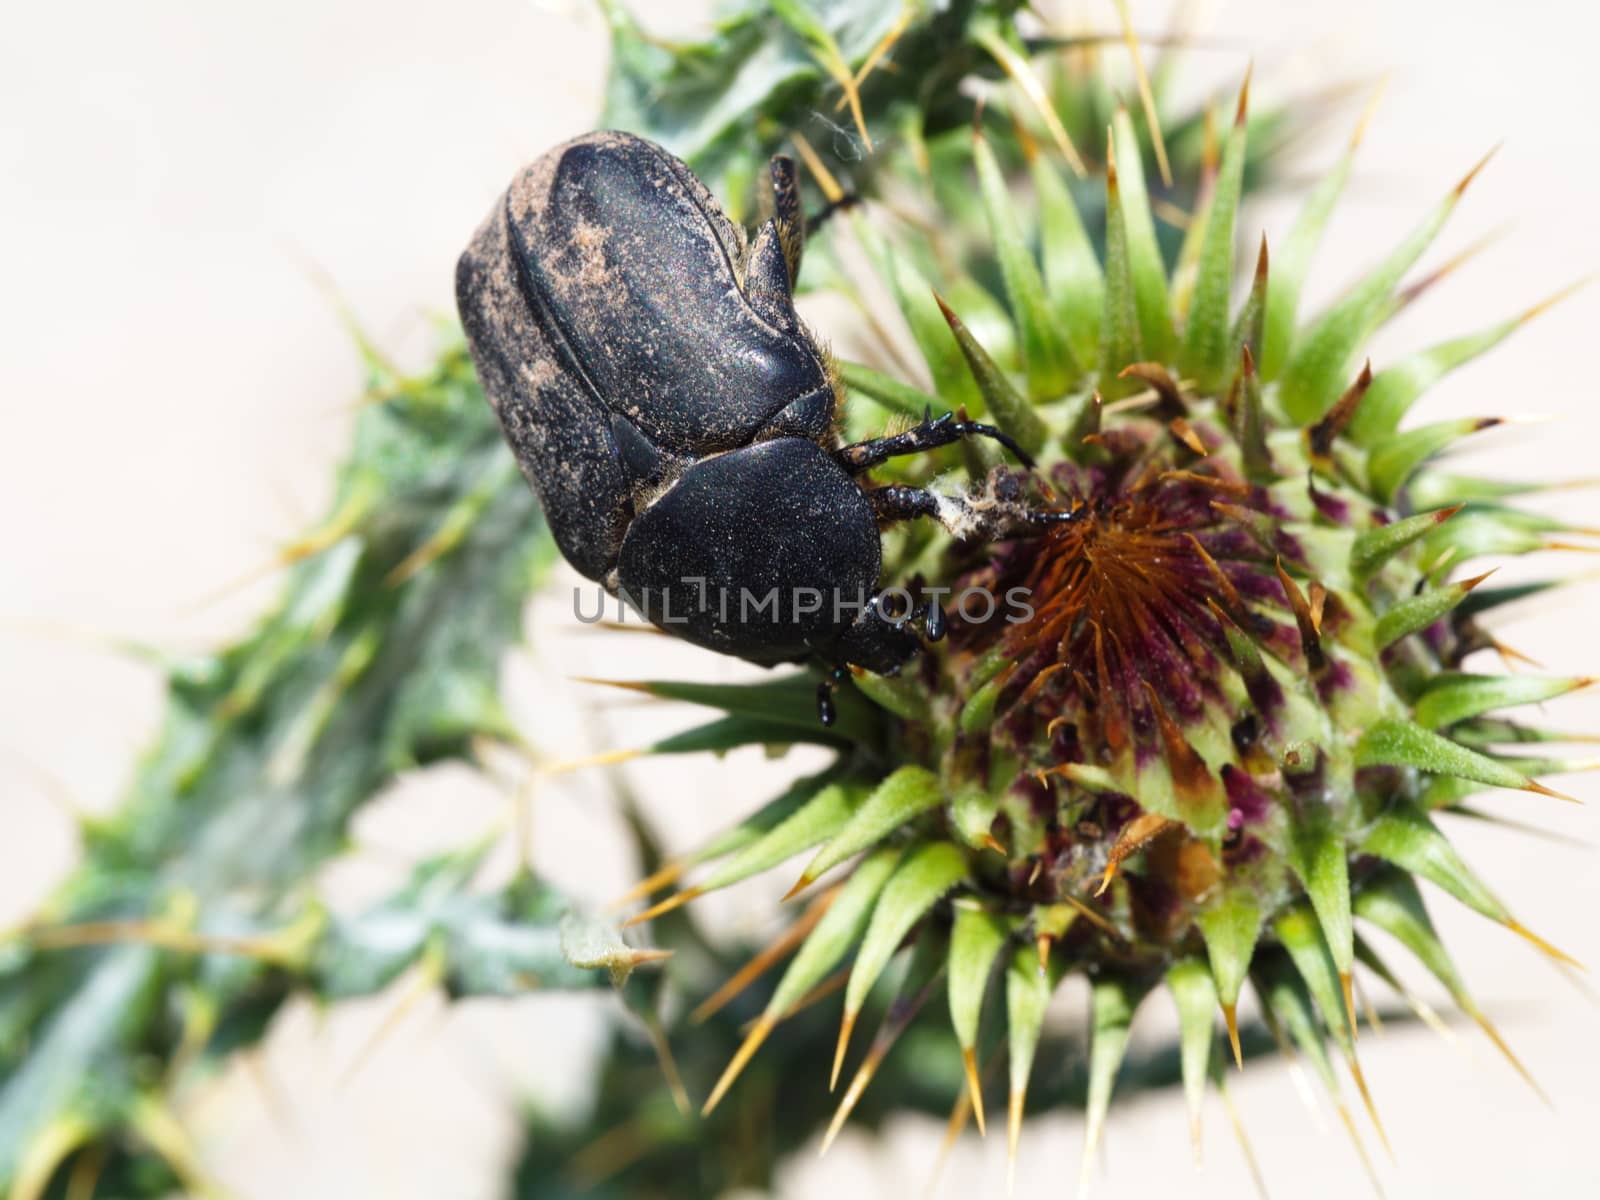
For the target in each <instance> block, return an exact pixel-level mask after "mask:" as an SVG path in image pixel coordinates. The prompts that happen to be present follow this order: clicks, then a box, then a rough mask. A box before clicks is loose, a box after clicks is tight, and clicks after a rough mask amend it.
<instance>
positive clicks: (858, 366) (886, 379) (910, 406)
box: [834, 359, 944, 421]
mask: <svg viewBox="0 0 1600 1200" xmlns="http://www.w3.org/2000/svg"><path fill="white" fill-rule="evenodd" d="M834 361H835V362H836V363H837V364H838V367H839V377H840V378H841V379H843V380H844V383H845V387H847V388H849V390H850V393H851V394H852V395H858V396H865V397H866V398H867V399H868V400H870V401H872V402H873V403H874V404H877V405H878V406H879V407H881V408H885V409H887V410H888V411H890V412H893V413H899V414H901V415H902V416H907V417H914V418H916V419H917V420H919V421H920V420H921V419H922V414H923V413H924V412H926V411H927V410H928V409H930V408H931V409H938V408H939V407H941V406H942V405H943V403H944V401H942V400H940V399H939V398H938V397H936V396H930V395H929V394H928V393H927V392H924V391H923V390H921V389H920V388H914V387H912V386H911V385H910V384H909V383H902V382H900V380H898V379H895V378H894V377H893V376H890V375H885V374H884V373H883V372H882V371H875V370H873V369H872V368H871V367H868V366H865V365H863V364H862V363H855V362H849V361H847V360H845V359H835V360H834Z"/></svg>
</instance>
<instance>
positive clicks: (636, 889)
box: [606, 862, 688, 912]
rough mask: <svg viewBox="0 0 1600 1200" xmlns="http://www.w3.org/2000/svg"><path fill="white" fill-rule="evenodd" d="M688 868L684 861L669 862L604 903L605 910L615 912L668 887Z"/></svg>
mask: <svg viewBox="0 0 1600 1200" xmlns="http://www.w3.org/2000/svg"><path fill="white" fill-rule="evenodd" d="M687 869H688V864H687V863H685V862H670V863H668V864H667V865H666V866H664V867H662V868H661V869H660V870H659V871H657V872H656V873H655V874H654V875H651V876H648V877H647V878H645V879H641V880H640V881H639V882H638V883H636V884H634V885H633V886H632V887H631V888H629V889H628V890H627V891H625V892H623V893H622V895H620V896H618V897H617V898H616V899H615V900H613V901H612V902H611V903H610V904H608V905H606V911H607V912H616V911H617V910H618V909H622V908H627V907H628V905H630V904H633V903H634V902H635V901H638V900H643V899H645V898H646V897H647V896H651V895H654V894H655V893H656V892H659V891H660V890H661V889H662V888H664V887H670V886H672V885H673V884H674V883H677V882H678V878H679V877H680V876H681V875H682V874H683V873H684V871H686V870H687Z"/></svg>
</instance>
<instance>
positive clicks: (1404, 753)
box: [1355, 718, 1559, 795]
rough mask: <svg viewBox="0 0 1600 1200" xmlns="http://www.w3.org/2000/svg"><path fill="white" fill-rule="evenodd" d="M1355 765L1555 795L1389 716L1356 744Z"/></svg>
mask: <svg viewBox="0 0 1600 1200" xmlns="http://www.w3.org/2000/svg"><path fill="white" fill-rule="evenodd" d="M1355 757H1356V765H1357V766H1358V767H1377V766H1388V767H1411V768H1412V769H1414V770H1417V771H1426V772H1427V773H1429V774H1430V775H1456V776H1459V777H1460V778H1462V779H1475V780H1477V781H1478V782H1479V783H1487V784H1490V785H1492V786H1494V787H1503V788H1517V789H1519V790H1521V791H1526V792H1540V793H1542V794H1544V795H1557V794H1559V793H1554V792H1551V791H1550V789H1548V788H1546V787H1543V786H1541V785H1539V784H1537V783H1535V782H1534V781H1533V780H1531V779H1529V778H1528V777H1527V776H1526V775H1524V774H1522V773H1521V772H1520V771H1513V770H1512V769H1511V768H1510V767H1508V766H1506V765H1505V764H1504V763H1500V762H1497V761H1495V760H1494V759H1492V758H1488V757H1486V756H1485V755H1482V754H1479V753H1478V752H1477V751H1475V750H1469V749H1467V748H1466V747H1465V746H1463V745H1460V744H1459V743H1457V742H1453V741H1451V740H1450V739H1449V738H1447V737H1441V736H1440V735H1439V734H1437V733H1433V732H1431V731H1430V730H1427V729H1424V728H1422V727H1421V726H1420V725H1417V724H1414V723H1412V722H1411V721H1403V720H1398V719H1394V718H1388V719H1385V720H1382V721H1379V722H1377V723H1376V724H1374V725H1373V726H1372V727H1371V728H1370V729H1368V730H1367V731H1366V733H1364V734H1362V736H1361V740H1360V741H1359V742H1358V743H1356V755H1355Z"/></svg>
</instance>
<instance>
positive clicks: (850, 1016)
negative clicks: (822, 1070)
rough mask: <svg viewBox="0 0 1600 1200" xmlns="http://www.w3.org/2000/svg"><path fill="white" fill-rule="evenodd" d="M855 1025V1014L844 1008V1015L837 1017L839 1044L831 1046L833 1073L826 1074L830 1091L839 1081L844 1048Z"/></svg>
mask: <svg viewBox="0 0 1600 1200" xmlns="http://www.w3.org/2000/svg"><path fill="white" fill-rule="evenodd" d="M855 1027H856V1014H855V1013H853V1012H851V1011H850V1010H849V1009H845V1011H844V1016H842V1017H841V1018H840V1019H839V1044H838V1045H836V1046H835V1047H834V1048H833V1074H831V1075H829V1076H828V1090H829V1091H830V1092H831V1091H833V1089H834V1088H835V1087H837V1086H838V1083H839V1069H840V1068H841V1067H843V1066H844V1052H845V1048H846V1047H847V1046H849V1045H850V1034H851V1031H853V1030H854V1029H855Z"/></svg>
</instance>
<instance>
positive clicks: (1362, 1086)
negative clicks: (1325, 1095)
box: [1347, 1052, 1394, 1161]
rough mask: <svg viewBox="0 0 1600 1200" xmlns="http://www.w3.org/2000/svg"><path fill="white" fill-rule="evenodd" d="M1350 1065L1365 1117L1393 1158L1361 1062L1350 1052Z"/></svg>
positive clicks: (1392, 1151)
mask: <svg viewBox="0 0 1600 1200" xmlns="http://www.w3.org/2000/svg"><path fill="white" fill-rule="evenodd" d="M1347 1065H1348V1066H1349V1067H1350V1077H1351V1078H1352V1079H1354V1080H1355V1081H1356V1091H1358V1092H1360V1093H1361V1103H1362V1104H1363V1105H1365V1106H1366V1109H1367V1119H1368V1120H1370V1121H1371V1122H1372V1127H1373V1128H1374V1129H1376V1130H1377V1131H1378V1140H1379V1141H1380V1142H1382V1143H1383V1149H1384V1152H1385V1153H1387V1154H1388V1155H1389V1158H1390V1160H1391V1161H1393V1159H1394V1149H1393V1147H1391V1146H1390V1145H1389V1135H1388V1134H1387V1133H1385V1132H1384V1131H1383V1122H1382V1121H1380V1120H1378V1106H1377V1105H1375V1104H1374V1103H1373V1102H1372V1093H1371V1092H1370V1091H1368V1090H1367V1077H1366V1076H1365V1075H1364V1074H1362V1072H1361V1064H1360V1063H1358V1062H1357V1061H1356V1056H1355V1054H1354V1052H1352V1053H1351V1054H1350V1056H1349V1058H1348V1060H1347Z"/></svg>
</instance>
